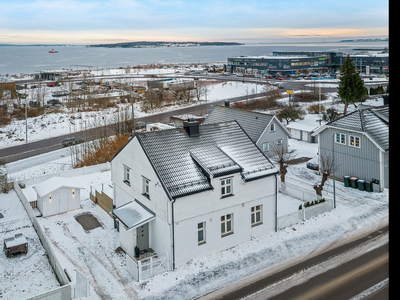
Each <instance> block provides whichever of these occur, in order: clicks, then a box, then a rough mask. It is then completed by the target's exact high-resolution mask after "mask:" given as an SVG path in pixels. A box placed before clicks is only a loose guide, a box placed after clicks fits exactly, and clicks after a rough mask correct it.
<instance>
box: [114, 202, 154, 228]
mask: <svg viewBox="0 0 400 300" xmlns="http://www.w3.org/2000/svg"><path fill="white" fill-rule="evenodd" d="M110 213H111V214H112V215H113V216H114V217H115V218H117V219H118V220H119V221H120V222H121V223H122V224H123V225H124V226H125V228H126V230H131V229H135V228H137V227H139V226H142V225H144V224H146V223H148V222H150V221H152V220H154V219H155V218H156V214H155V213H154V212H153V211H152V210H150V209H149V208H147V207H146V206H145V205H144V204H142V203H140V202H139V201H138V200H136V199H135V200H134V201H130V202H128V203H126V204H124V205H121V206H120V207H117V208H115V209H113V210H112V211H111V212H110Z"/></svg>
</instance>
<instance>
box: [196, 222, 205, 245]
mask: <svg viewBox="0 0 400 300" xmlns="http://www.w3.org/2000/svg"><path fill="white" fill-rule="evenodd" d="M197 243H198V244H199V245H202V244H205V243H206V222H201V223H198V224H197Z"/></svg>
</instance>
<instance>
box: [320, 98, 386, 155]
mask: <svg viewBox="0 0 400 300" xmlns="http://www.w3.org/2000/svg"><path fill="white" fill-rule="evenodd" d="M327 127H335V128H341V129H346V130H350V131H359V132H364V133H365V134H366V135H367V136H368V137H369V138H370V139H371V140H372V141H374V142H375V143H376V144H377V145H378V146H379V147H380V148H381V149H382V150H383V151H388V150H389V106H388V105H386V106H380V107H372V108H367V109H361V110H356V111H354V112H351V113H349V114H347V115H345V116H343V117H341V118H338V119H336V120H334V121H331V122H329V123H327V124H325V125H324V126H323V127H322V128H321V129H320V130H318V132H317V133H319V132H321V131H323V130H324V129H325V128H327Z"/></svg>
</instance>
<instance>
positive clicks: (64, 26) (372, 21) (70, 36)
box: [0, 0, 388, 43]
mask: <svg viewBox="0 0 400 300" xmlns="http://www.w3.org/2000/svg"><path fill="white" fill-rule="evenodd" d="M0 11H1V12H2V13H1V14H2V17H1V18H0V28H1V30H2V33H3V34H4V35H6V36H8V39H11V36H13V39H16V38H17V37H20V38H21V39H23V38H27V39H29V40H32V39H35V36H36V39H37V40H40V41H41V42H44V40H45V39H49V40H48V41H52V40H54V39H57V40H60V39H61V40H62V39H63V38H64V39H65V42H66V43H88V42H89V41H92V40H94V39H95V40H99V42H100V40H101V39H104V41H106V40H110V39H117V40H123V41H133V40H138V39H139V40H172V39H176V40H204V41H205V40H235V39H236V40H240V39H242V40H244V39H255V38H256V39H260V38H261V39H262V38H264V39H265V38H280V37H292V38H301V37H303V38H305V37H318V36H320V37H328V36H330V37H336V36H339V35H344V36H347V35H357V34H362V35H365V34H366V33H367V32H371V34H370V35H373V34H379V35H382V34H385V33H388V16H387V13H388V4H387V3H382V2H381V1H374V0H365V1H363V2H361V1H359V0H354V1H344V0H337V1H335V2H334V3H332V2H326V1H313V0H309V1H290V0H282V1H271V0H265V1H256V0H247V1H239V0H231V1H222V0H203V1H184V0H168V1H167V0H147V1H142V0H141V1H139V0H51V1H49V0H31V1H28V0H12V1H11V0H10V1H8V0H3V1H0ZM367 35H368V34H367Z"/></svg>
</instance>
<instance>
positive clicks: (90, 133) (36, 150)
mask: <svg viewBox="0 0 400 300" xmlns="http://www.w3.org/2000/svg"><path fill="white" fill-rule="evenodd" d="M259 96H261V94H253V95H249V96H248V97H246V96H241V97H235V98H230V99H229V101H230V102H235V101H239V100H245V99H251V98H256V97H259ZM224 101H225V100H221V101H217V102H212V103H211V102H205V103H204V102H202V103H199V104H198V105H196V106H191V107H184V108H180V109H176V110H173V111H166V112H162V113H159V114H153V115H150V116H145V117H140V118H136V121H143V122H146V123H153V122H162V123H169V122H170V121H169V118H170V116H173V115H180V114H187V113H196V111H207V112H209V111H210V108H211V104H212V105H223V104H224ZM115 126H116V125H115V124H113V125H108V126H103V127H100V128H96V129H88V130H84V131H80V132H76V133H71V134H66V135H62V136H58V137H54V138H49V139H45V140H40V141H35V142H28V143H26V144H21V145H18V146H13V147H8V148H3V149H0V159H2V160H5V162H6V163H10V162H14V161H17V160H20V159H24V158H28V157H32V156H35V155H39V154H43V153H47V152H50V151H54V150H58V149H61V148H62V146H61V142H62V141H63V140H64V139H65V138H68V137H76V138H82V139H84V140H85V141H90V140H94V139H97V138H99V137H100V133H99V131H101V133H105V135H106V136H110V135H113V134H115V131H114V129H113V128H115ZM103 136H104V135H103ZM28 140H29V137H28Z"/></svg>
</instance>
